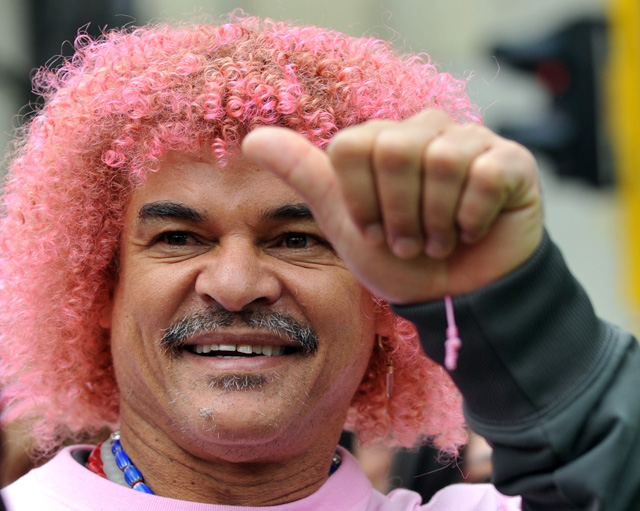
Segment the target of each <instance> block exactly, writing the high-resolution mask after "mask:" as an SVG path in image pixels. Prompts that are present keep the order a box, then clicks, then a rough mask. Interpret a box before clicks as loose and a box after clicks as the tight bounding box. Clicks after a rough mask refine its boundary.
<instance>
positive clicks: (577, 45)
mask: <svg viewBox="0 0 640 511" xmlns="http://www.w3.org/2000/svg"><path fill="white" fill-rule="evenodd" d="M0 8H1V9H0V12H1V13H2V15H1V16H0V149H1V150H2V152H3V154H4V153H5V152H6V150H7V148H8V147H9V144H10V140H11V138H12V131H13V130H14V129H15V128H16V127H17V126H19V125H20V123H21V122H22V117H23V116H24V115H26V114H28V113H29V112H30V111H32V109H33V108H32V107H31V106H29V103H30V102H33V101H34V97H33V96H32V95H31V92H30V91H31V87H30V76H31V75H32V73H33V69H34V68H36V67H39V66H42V65H45V64H47V65H51V66H55V65H56V62H60V55H67V56H68V55H70V53H71V47H72V46H71V41H73V39H74V38H75V36H76V34H77V32H78V29H80V28H83V27H84V28H83V30H85V31H87V32H88V33H90V34H94V35H95V34H99V33H100V32H101V30H103V29H104V27H107V28H112V27H115V26H122V25H129V24H143V23H147V22H149V21H164V20H183V19H186V20H203V21H216V20H217V19H218V18H219V17H220V16H222V15H224V14H225V13H228V12H230V11H232V10H234V9H237V8H240V9H242V10H244V11H245V12H246V13H248V14H251V15H257V16H261V17H265V16H266V17H271V18H274V19H279V20H290V21H294V22H297V23H307V24H315V25H322V26H328V27H331V28H335V29H337V30H340V31H343V32H346V33H347V34H349V35H352V36H374V37H379V38H383V39H387V40H389V41H391V42H392V43H393V44H394V45H395V46H396V47H397V48H398V49H399V50H400V51H407V52H426V53H428V54H429V55H430V56H431V58H432V59H433V60H434V61H435V62H436V63H438V65H439V67H440V68H441V69H442V70H446V71H448V72H450V73H451V74H453V75H454V76H456V77H458V78H462V79H465V80H467V82H468V92H469V94H470V96H471V98H472V100H473V101H474V102H475V103H476V104H477V105H479V106H480V108H481V110H482V113H483V116H484V120H485V123H486V124H487V125H488V126H489V127H490V128H492V129H494V130H496V131H497V132H499V133H502V134H504V135H505V136H508V137H510V138H514V139H516V140H518V141H520V142H522V143H523V144H525V145H527V146H528V147H529V148H531V150H532V151H534V152H535V153H536V155H537V157H538V160H539V163H540V170H541V175H542V182H543V188H544V193H545V215H546V221H547V226H548V229H549V231H550V233H551V236H552V237H553V238H554V239H555V241H556V242H557V243H558V244H559V245H560V247H561V249H562V250H563V252H564V254H565V256H566V258H567V260H568V263H569V266H570V267H571V268H572V270H573V271H574V273H575V274H576V276H577V277H578V279H579V280H580V281H581V282H582V283H583V285H584V286H585V287H586V289H587V292H588V293H589V295H590V296H591V298H592V300H593V302H594V306H595V308H596V311H597V312H598V313H599V315H600V316H602V317H604V318H606V319H608V320H610V321H612V322H614V323H618V324H620V325H622V326H624V327H626V328H627V329H631V330H632V331H634V332H635V333H636V334H640V177H639V176H638V175H637V174H639V173H640V99H639V96H640V94H638V92H639V91H640V2H638V0H536V1H535V2H531V1H530V0H482V1H481V2H479V1H477V0H323V1H321V2H315V1H305V0H206V1H205V0H179V1H176V0H0ZM3 169H4V167H0V173H2V172H3ZM364 455H365V456H366V453H365V454H364ZM372 459H373V460H374V461H372V462H371V463H364V465H369V466H372V467H373V468H372V471H373V472H375V471H376V470H378V472H380V473H382V474H383V477H384V476H385V474H388V472H389V464H390V463H391V460H390V459H389V458H388V456H387V457H385V456H384V455H383V454H380V453H375V454H374V456H373V458H372ZM413 459H414V461H415V458H413ZM467 461H468V460H467ZM480 461H481V462H483V461H486V458H482V457H481V459H480ZM403 463H404V465H405V467H408V466H409V465H408V464H407V463H409V462H408V461H406V460H405V461H403ZM420 470H421V469H420V468H419V467H418V468H417V467H416V466H415V465H413V466H412V468H411V470H410V471H412V473H413V474H415V473H417V472H419V471H420ZM424 470H425V471H428V470H429V469H428V468H425V469H424ZM434 470H436V471H437V470H439V469H434ZM454 470H456V471H459V469H458V468H457V467H454ZM468 470H470V469H468ZM375 477H376V476H375V475H374V476H372V478H373V479H375ZM482 477H484V476H482V475H480V476H479V479H481V478H482ZM445 478H450V477H449V476H445ZM385 484H386V483H385ZM382 489H384V487H383V488H382Z"/></svg>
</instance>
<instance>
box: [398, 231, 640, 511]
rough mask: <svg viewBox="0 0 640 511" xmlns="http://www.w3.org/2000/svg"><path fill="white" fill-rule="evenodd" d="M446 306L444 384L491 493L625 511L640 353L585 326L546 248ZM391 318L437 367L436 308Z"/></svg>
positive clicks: (610, 333)
mask: <svg viewBox="0 0 640 511" xmlns="http://www.w3.org/2000/svg"><path fill="white" fill-rule="evenodd" d="M454 305H455V314H456V322H457V326H458V329H459V332H460V338H461V339H462V341H463V345H462V348H461V350H460V354H459V361H458V368H457V369H456V370H455V371H454V372H452V377H453V379H454V381H455V382H456V384H457V385H458V387H459V388H460V390H461V391H462V393H463V395H464V397H465V413H466V416H467V420H468V422H469V424H470V425H471V426H472V427H473V428H474V429H475V430H476V431H478V432H479V433H480V434H482V435H483V436H485V437H486V438H487V439H489V440H490V441H491V443H492V444H493V447H494V480H495V483H496V486H498V488H499V489H500V490H501V491H503V492H505V493H509V494H520V495H523V497H524V503H525V504H524V505H525V509H554V510H555V509H574V508H572V507H571V505H574V506H577V507H576V509H591V508H589V502H590V501H597V500H596V499H600V501H601V502H602V504H601V505H602V506H605V505H606V507H602V508H603V509H608V510H609V509H619V510H623V509H632V508H631V507H630V506H632V502H634V501H633V500H632V499H633V498H634V497H633V488H634V485H636V486H637V483H636V482H635V481H634V475H633V474H638V473H640V461H637V460H638V456H634V455H633V454H632V453H637V452H638V451H640V440H639V438H638V434H639V431H640V400H637V399H633V398H632V397H631V396H633V394H634V393H635V392H636V390H635V389H637V388H638V386H639V385H640V375H638V373H640V371H638V368H639V367H640V351H639V350H638V346H637V343H636V342H635V340H634V339H633V338H632V337H630V336H629V335H627V334H624V333H622V332H620V331H618V330H616V329H614V328H613V327H611V326H609V325H606V324H605V323H602V322H600V321H599V320H598V319H597V318H596V317H595V315H594V313H593V310H592V308H591V306H590V304H589V301H588V299H587V297H586V295H585V294H584V292H583V290H582V288H581V287H580V286H579V285H578V284H577V282H576V281H575V279H573V277H572V276H571V275H570V273H569V271H568V270H567V268H566V266H565V265H564V262H563V261H562V257H561V255H560V254H559V252H558V250H557V248H555V246H554V245H553V244H552V243H551V242H550V241H549V240H548V239H545V241H544V242H543V244H542V246H541V247H540V249H539V250H538V251H537V252H536V254H535V255H534V256H533V257H532V259H531V260H529V261H528V262H527V263H526V264H525V265H524V266H523V267H521V268H520V269H518V270H516V271H515V272H514V273H512V274H511V275H509V276H507V277H506V278H504V279H502V280H501V281H499V282H497V283H495V284H493V285H491V286H489V287H487V288H484V289H481V290H479V291H477V292H474V293H471V294H468V295H464V296H459V297H456V298H455V299H454ZM395 309H396V311H397V312H398V313H400V314H401V315H403V316H404V317H406V318H407V319H410V320H411V321H413V322H414V323H415V324H416V326H417V328H418V331H419V333H420V337H421V339H422V342H423V346H424V349H425V351H426V353H427V354H428V355H429V356H430V357H432V358H433V359H435V360H436V361H438V362H440V363H442V361H443V358H444V332H445V330H446V315H445V311H444V305H443V304H442V303H430V304H424V305H416V306H409V307H396V308H395ZM625 478H626V479H625ZM622 481H624V482H622ZM614 487H615V492H616V493H614ZM625 491H626V492H629V495H625V494H624V492H625ZM527 506H528V507H527Z"/></svg>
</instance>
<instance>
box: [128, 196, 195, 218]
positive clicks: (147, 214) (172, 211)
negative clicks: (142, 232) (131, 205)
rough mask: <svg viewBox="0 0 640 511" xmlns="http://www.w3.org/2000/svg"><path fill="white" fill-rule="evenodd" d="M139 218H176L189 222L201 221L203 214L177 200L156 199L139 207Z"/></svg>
mask: <svg viewBox="0 0 640 511" xmlns="http://www.w3.org/2000/svg"><path fill="white" fill-rule="evenodd" d="M138 218H139V219H140V220H153V219H167V218H172V219H178V220H187V221H189V222H202V221H203V220H204V216H203V215H202V214H201V213H199V212H198V211H196V210H195V209H193V208H191V207H189V206H187V205H185V204H181V203H179V202H171V201H158V202H150V203H148V204H145V205H144V206H142V207H141V208H140V211H139V212H138Z"/></svg>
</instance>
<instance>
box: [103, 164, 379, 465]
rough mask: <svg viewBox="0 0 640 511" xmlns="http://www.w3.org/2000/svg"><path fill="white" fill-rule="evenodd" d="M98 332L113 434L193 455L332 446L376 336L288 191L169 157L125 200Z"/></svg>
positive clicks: (365, 298) (233, 168)
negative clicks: (117, 398)
mask: <svg viewBox="0 0 640 511" xmlns="http://www.w3.org/2000/svg"><path fill="white" fill-rule="evenodd" d="M107 322H108V323H109V325H110V328H111V338H112V351H113V357H114V365H115V370H116V376H117V379H118V384H119V387H120V391H121V404H122V422H123V424H125V423H127V422H130V423H131V424H133V423H137V424H145V425H148V426H149V427H150V428H153V429H154V430H156V431H162V432H164V433H165V435H166V436H167V437H168V438H170V439H172V441H173V442H175V443H176V444H178V445H180V446H181V447H182V448H184V449H186V450H188V451H191V452H194V450H197V452H198V454H199V455H200V456H201V457H203V458H206V457H208V456H209V457H216V456H223V457H227V458H229V459H232V458H233V457H234V456H236V457H238V458H242V459H247V460H248V459H249V458H251V457H255V458H256V459H259V458H260V457H262V456H269V457H271V458H272V459H273V456H274V452H273V450H274V449H277V454H281V455H283V456H284V455H287V454H290V453H288V452H287V450H288V449H297V450H300V449H304V448H308V445H306V444H311V443H313V442H317V441H318V436H319V435H324V436H327V435H329V438H330V437H333V436H335V435H336V434H337V433H338V432H339V430H340V428H341V425H342V422H343V421H344V416H345V413H346V410H347V408H348V406H349V403H350V400H351V397H352V395H353V393H354V392H355V390H356V388H357V387H358V384H359V382H360V380H361V379H362V376H363V374H364V371H365V369H366V366H367V363H368V360H369V357H370V353H371V349H372V342H373V337H374V321H373V311H372V300H371V296H370V294H369V293H368V292H367V291H365V290H364V289H363V288H362V287H361V286H360V284H359V283H358V282H357V281H356V280H355V278H354V277H353V275H352V274H351V272H350V271H349V270H348V269H347V268H346V267H345V266H344V265H343V263H342V261H341V260H340V258H339V257H338V256H337V255H336V254H335V253H334V251H333V250H332V248H331V247H330V245H329V244H328V242H327V241H326V240H325V239H324V237H323V234H322V232H321V231H320V229H319V228H318V226H317V225H316V223H315V222H314V220H313V218H312V217H311V216H310V214H309V211H308V209H307V208H306V206H305V205H304V203H303V202H302V200H301V199H300V197H299V196H298V195H297V194H296V193H295V192H294V191H293V190H292V189H291V188H289V187H288V186H287V185H285V184H284V183H282V182H281V181H280V180H278V179H277V178H275V177H274V176H272V175H271V174H270V173H269V172H267V171H265V170H262V169H259V168H258V167H256V166H255V165H252V164H249V163H247V162H245V161H243V160H240V159H237V160H234V161H232V162H231V164H230V165H228V166H227V167H225V168H224V169H219V168H218V167H216V165H215V163H213V162H211V161H209V160H206V159H198V158H196V157H187V156H185V155H179V154H172V155H170V156H169V157H167V158H166V159H165V160H164V162H163V164H162V165H161V168H160V170H159V172H157V173H150V174H149V176H148V178H147V180H146V183H145V185H144V186H143V187H141V188H139V189H136V190H135V191H134V192H133V194H132V196H131V198H130V202H129V205H128V208H127V211H126V217H125V228H124V232H123V236H122V242H121V257H120V275H119V282H118V284H117V287H116V290H115V294H114V299H113V306H112V311H111V312H110V316H109V318H108V319H107ZM239 445H242V446H246V447H247V448H248V449H246V450H245V451H243V450H242V449H238V448H237V447H238V446H239ZM305 445H306V446H305ZM238 461H241V460H240V459H238Z"/></svg>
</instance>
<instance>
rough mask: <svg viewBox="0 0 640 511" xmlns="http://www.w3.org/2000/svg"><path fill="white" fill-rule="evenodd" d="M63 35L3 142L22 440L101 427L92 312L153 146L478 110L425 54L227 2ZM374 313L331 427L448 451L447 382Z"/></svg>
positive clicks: (99, 304)
mask: <svg viewBox="0 0 640 511" xmlns="http://www.w3.org/2000/svg"><path fill="white" fill-rule="evenodd" d="M75 48H76V52H75V55H74V56H73V57H72V58H70V59H68V60H66V61H65V62H64V63H63V65H62V66H61V67H60V68H58V69H57V70H55V71H53V70H48V69H41V70H39V71H38V72H37V74H36V75H35V77H34V84H35V87H36V90H37V91H38V93H39V94H40V95H41V96H42V97H43V99H44V106H43V107H42V108H41V109H40V110H39V111H38V112H36V113H35V114H34V115H33V117H32V119H31V121H30V123H29V124H28V125H27V126H26V127H24V128H22V130H21V132H20V133H19V134H18V137H17V138H16V142H15V144H16V145H15V148H14V151H13V154H12V157H11V160H10V164H9V173H8V175H7V180H6V185H5V191H4V200H3V205H2V208H3V210H2V218H1V220H0V311H1V312H0V357H1V358H0V360H1V361H2V367H1V374H0V385H2V387H3V404H4V411H3V420H4V421H13V420H15V419H18V418H22V419H23V420H24V421H25V423H27V424H28V425H29V427H30V431H31V435H32V436H33V439H34V442H35V447H36V449H37V450H39V451H40V452H52V451H53V450H55V449H56V448H57V447H58V446H59V445H60V444H61V442H62V441H64V440H70V439H77V438H78V437H79V436H80V435H82V434H87V433H94V432H96V431H98V430H99V429H100V428H102V427H105V426H107V427H116V426H117V423H118V420H119V391H118V387H117V384H116V380H115V377H114V371H113V367H112V358H111V353H110V346H109V333H108V331H107V330H105V329H103V328H102V327H101V326H100V313H101V311H102V310H103V309H104V307H105V306H107V304H108V303H109V301H110V298H111V294H112V292H113V289H114V285H115V282H116V279H117V274H118V269H117V264H116V261H117V255H118V247H119V237H120V233H121V230H122V227H123V211H124V208H125V205H126V203H127V200H128V195H129V193H130V191H131V190H132V189H134V187H136V186H139V185H140V184H142V183H144V179H145V175H146V173H147V172H149V171H156V170H157V169H158V167H159V162H160V159H161V158H162V157H163V155H165V154H166V153H167V152H168V151H180V152H186V153H192V152H197V151H201V150H202V149H203V148H204V149H207V150H210V151H211V153H212V155H213V156H214V157H215V158H217V159H218V161H219V162H220V164H221V165H224V164H225V162H227V161H228V160H229V158H232V157H233V156H234V154H237V152H238V151H239V144H240V142H241V141H242V139H243V137H244V136H245V135H246V134H247V133H248V132H249V131H251V130H253V129H254V128H256V127H259V126H263V125H275V126H283V127H288V128H291V129H293V130H295V131H297V132H299V133H301V134H303V135H304V136H305V137H307V138H308V139H309V140H311V141H312V142H313V143H314V144H316V145H317V146H319V147H324V146H326V144H327V143H328V142H329V141H330V140H331V139H332V137H333V136H334V135H335V134H336V133H337V132H338V131H339V130H340V129H342V128H344V127H346V126H350V125H354V124H358V123H361V122H364V121H366V120H368V119H393V120H400V119H403V118H407V117H409V116H411V115H412V114H415V113H416V112H418V111H420V110H422V109H424V108H426V107H431V108H438V109H441V110H444V111H446V112H448V113H449V114H450V115H451V116H453V117H454V118H455V119H456V120H458V121H459V122H470V121H471V122H476V121H479V115H478V112H477V110H476V109H475V107H473V106H472V105H471V104H470V101H469V99H468V97H467V96H466V94H465V91H464V89H465V83H464V82H463V81H460V80H457V79H454V78H453V77H452V76H450V75H449V74H446V73H442V72H439V71H438V70H437V68H436V67H435V66H434V64H433V63H432V62H431V61H430V59H429V58H428V56H426V55H420V56H415V55H412V56H408V55H407V56H404V55H401V54H399V53H397V52H395V51H394V50H392V49H391V48H390V47H389V45H388V43H386V42H384V41H381V40H377V39H373V38H351V37H348V36H346V35H344V34H342V33H339V32H335V31H331V30H325V29H320V28H316V27H312V26H308V27H298V26H291V25H289V24H285V23H279V22H274V21H271V20H268V19H267V20H259V19H256V18H253V17H245V16H244V15H242V14H239V15H237V14H234V15H231V16H230V19H229V20H228V22H226V23H224V24H221V25H219V26H214V25H192V24H189V25H186V24H185V25H178V26H171V25H166V24H162V25H153V26H147V27H144V28H135V27H130V28H127V29H120V30H116V31H112V32H108V33H105V34H103V35H102V36H101V37H100V38H97V39H95V40H94V39H91V38H89V37H88V36H86V35H84V34H80V35H79V36H78V38H77V39H76V41H75ZM378 314H380V315H383V316H385V317H386V318H387V320H388V321H389V322H392V323H393V325H392V327H391V328H392V329H393V332H394V334H393V335H391V336H390V337H389V338H388V339H385V345H384V346H383V349H375V350H374V354H373V356H372V359H371V361H370V364H369V368H368V370H367V372H366V375H365V377H364V379H363V381H362V383H361V385H360V387H359V389H358V391H357V393H356V395H355V396H354V398H353V402H352V406H351V409H350V411H349V414H348V418H347V422H346V424H345V427H346V428H347V429H350V430H352V431H354V432H355V433H356V434H358V435H359V437H360V438H361V439H362V440H363V441H364V442H372V441H375V440H379V439H386V440H387V441H389V442H390V443H393V444H396V445H402V446H411V445H414V444H416V442H417V441H419V440H430V441H432V442H433V443H434V444H435V445H437V446H438V447H440V448H441V449H443V450H444V451H447V452H455V451H456V449H457V448H458V447H459V446H460V445H461V444H462V443H464V441H465V439H466V430H465V427H464V424H463V422H464V421H463V417H462V412H461V406H460V396H459V395H458V393H457V391H456V389H455V387H454V385H453V383H452V382H451V380H450V378H449V377H448V375H447V373H446V372H445V371H444V370H443V369H442V368H441V367H440V366H439V365H437V364H436V363H434V362H432V361H431V360H429V359H428V358H427V357H426V356H425V355H424V354H423V352H422V350H421V348H420V344H419V340H418V338H417V335H416V332H415V330H414V328H413V326H412V325H411V324H410V323H409V322H407V321H405V320H402V319H401V318H398V317H397V316H395V315H394V314H393V313H392V312H391V311H390V309H389V307H388V305H387V304H385V303H383V302H382V301H380V302H379V303H378ZM390 324H391V323H390ZM390 353H391V354H392V356H393V361H394V365H395V386H394V387H395V391H394V396H393V399H390V400H389V399H387V397H386V395H385V383H384V375H385V372H386V364H387V357H388V356H389V354H390Z"/></svg>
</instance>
